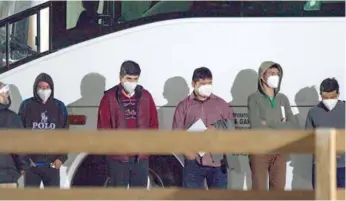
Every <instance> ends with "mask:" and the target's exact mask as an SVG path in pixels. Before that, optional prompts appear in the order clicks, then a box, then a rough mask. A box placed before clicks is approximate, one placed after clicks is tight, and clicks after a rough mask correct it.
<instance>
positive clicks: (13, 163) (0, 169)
mask: <svg viewBox="0 0 346 201" xmlns="http://www.w3.org/2000/svg"><path fill="white" fill-rule="evenodd" d="M10 105H11V99H10V98H9V104H6V105H4V104H0V128H1V129H2V130H8V129H20V128H23V125H22V122H21V119H20V116H18V115H17V114H16V113H14V112H13V111H11V110H9V109H8V108H9V107H10ZM27 169H29V160H28V158H27V157H26V156H25V155H17V154H5V153H2V154H0V183H16V182H17V180H18V178H19V177H20V171H21V170H27Z"/></svg>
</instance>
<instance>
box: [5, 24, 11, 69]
mask: <svg viewBox="0 0 346 201" xmlns="http://www.w3.org/2000/svg"><path fill="white" fill-rule="evenodd" d="M5 31H6V33H5V35H6V36H5V37H6V39H5V45H6V48H5V56H6V68H9V65H10V64H9V60H10V36H9V24H8V23H6V26H5Z"/></svg>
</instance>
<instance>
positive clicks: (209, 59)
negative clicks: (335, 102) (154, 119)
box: [0, 1, 346, 190]
mask: <svg viewBox="0 0 346 201" xmlns="http://www.w3.org/2000/svg"><path fill="white" fill-rule="evenodd" d="M38 13H40V14H38ZM16 20H17V21H16ZM18 20H19V21H18ZM345 22H346V21H345V1H219V2H216V1H97V2H90V1H51V2H47V3H44V5H40V6H38V7H33V8H31V9H29V10H27V11H25V12H24V13H19V14H17V15H16V16H14V17H12V18H8V19H7V21H6V20H5V21H4V20H2V21H0V30H1V31H2V33H3V34H2V35H0V41H1V42H2V46H1V52H2V54H1V55H2V56H0V57H2V58H1V60H2V63H1V65H2V66H3V67H2V68H1V70H0V72H1V74H0V80H1V81H3V82H6V83H9V84H12V86H11V87H12V88H11V89H12V90H11V93H12V100H13V105H12V108H13V109H14V110H18V107H19V104H20V102H21V101H22V100H23V99H26V98H28V97H30V96H32V95H33V94H32V84H33V82H34V79H35V77H36V76H37V75H38V74H39V73H41V72H46V73H48V74H50V75H51V76H52V77H53V79H54V82H55V86H56V88H55V95H56V97H57V98H58V99H60V100H62V101H64V103H65V104H66V105H68V109H69V113H70V115H72V116H71V119H72V120H71V122H72V125H71V129H96V121H97V109H98V105H99V101H100V98H101V97H102V95H103V92H104V91H105V90H107V89H109V88H111V87H112V86H114V85H116V84H117V83H118V82H119V68H120V65H121V63H122V62H123V61H125V60H128V59H131V60H134V61H136V62H138V63H139V64H140V66H141V68H142V76H141V78H140V81H139V83H140V84H141V85H143V86H144V87H145V88H146V89H148V90H149V91H150V92H151V93H152V95H153V97H154V100H155V103H156V105H157V108H158V112H159V118H160V119H159V120H160V128H161V129H171V124H172V117H173V112H174V108H175V106H176V104H177V103H178V102H179V101H180V100H182V99H183V98H184V97H186V96H187V95H188V94H189V93H190V92H191V91H192V88H191V84H190V83H191V77H192V72H193V70H194V69H195V68H197V67H201V66H206V67H208V68H210V69H211V70H212V73H213V77H214V89H215V94H217V95H218V96H221V97H222V98H224V99H225V100H226V101H228V102H229V103H230V105H231V106H232V107H233V109H234V116H235V117H236V120H237V127H238V128H240V129H241V128H242V129H246V128H248V120H247V109H246V99H247V96H248V95H249V94H250V93H252V92H253V91H255V90H256V87H257V85H256V82H257V69H258V67H259V64H260V63H261V62H262V61H265V60H273V61H276V62H278V63H280V64H281V65H282V66H283V69H284V71H285V73H284V77H283V83H282V87H281V90H282V92H283V93H285V94H286V95H287V96H288V98H289V100H290V103H291V105H292V111H293V112H294V113H295V114H296V116H297V118H298V119H299V120H300V122H301V124H303V123H304V121H305V116H306V113H307V111H308V109H309V108H310V107H312V106H314V105H315V104H316V103H317V102H318V101H319V95H318V92H317V90H316V86H319V84H320V82H321V81H322V80H323V79H324V78H326V77H335V78H336V79H337V80H338V81H339V83H340V86H341V88H342V89H345V55H346V54H345V53H346V52H345V39H346V38H345V37H346V33H345V28H346V27H345ZM6 23H8V25H7V31H6ZM20 26H22V27H21V28H19V27H20ZM6 33H8V34H7V36H6ZM6 45H7V46H6ZM344 97H345V96H344V93H341V98H342V99H344ZM73 115H82V117H80V116H78V117H77V116H73ZM84 119H85V124H83V120H84ZM73 124H74V125H73ZM81 124H83V125H81ZM66 141H68V139H66ZM310 159H311V156H310V155H291V157H289V158H288V161H287V182H286V189H288V190H290V189H311V182H310V180H311V160H310ZM230 161H231V167H232V169H231V170H229V171H230V174H229V175H230V176H229V177H230V178H229V186H230V188H233V189H249V188H251V179H250V174H251V172H250V169H249V166H248V161H247V156H244V155H231V156H230ZM65 166H66V168H64V169H63V170H62V171H61V173H62V181H61V183H62V186H63V187H67V188H69V187H73V186H103V185H106V184H107V169H106V166H105V161H104V156H95V155H88V154H87V153H74V154H69V159H68V161H67V162H66V164H65ZM182 167H183V163H182V160H181V158H180V157H179V156H177V155H175V154H172V155H162V156H152V157H151V158H150V169H151V172H150V173H151V174H150V185H151V186H156V187H169V186H181V185H182Z"/></svg>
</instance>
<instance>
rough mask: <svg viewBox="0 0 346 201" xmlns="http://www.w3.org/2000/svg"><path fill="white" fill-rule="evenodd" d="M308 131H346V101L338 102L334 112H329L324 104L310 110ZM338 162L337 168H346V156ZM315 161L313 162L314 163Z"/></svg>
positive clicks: (306, 124) (307, 121) (342, 156)
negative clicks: (328, 129) (326, 129)
mask: <svg viewBox="0 0 346 201" xmlns="http://www.w3.org/2000/svg"><path fill="white" fill-rule="evenodd" d="M305 128H306V129H315V128H337V129H345V101H338V103H337V104H336V105H335V107H334V108H333V109H332V110H330V111H329V110H328V109H327V108H326V107H325V106H324V104H323V103H322V102H320V103H319V104H318V105H317V106H315V107H313V108H311V109H310V110H309V113H308V116H307V117H306V123H305ZM338 156H340V158H339V160H337V167H345V155H338ZM314 162H315V161H314V160H313V163H314Z"/></svg>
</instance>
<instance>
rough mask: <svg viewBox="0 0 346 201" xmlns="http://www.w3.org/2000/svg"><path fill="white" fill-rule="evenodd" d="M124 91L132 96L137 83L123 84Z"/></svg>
mask: <svg viewBox="0 0 346 201" xmlns="http://www.w3.org/2000/svg"><path fill="white" fill-rule="evenodd" d="M123 87H124V89H125V90H126V91H127V93H129V94H130V95H133V94H134V92H135V89H136V87H137V82H127V81H126V82H124V83H123Z"/></svg>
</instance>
